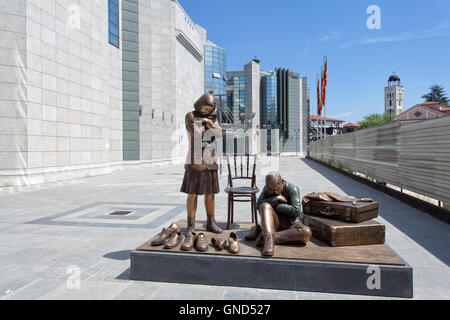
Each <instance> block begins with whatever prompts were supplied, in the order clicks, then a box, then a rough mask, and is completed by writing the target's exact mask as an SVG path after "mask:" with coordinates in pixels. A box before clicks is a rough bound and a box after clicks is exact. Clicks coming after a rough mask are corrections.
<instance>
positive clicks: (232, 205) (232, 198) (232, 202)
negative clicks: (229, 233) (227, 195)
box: [231, 195, 234, 224]
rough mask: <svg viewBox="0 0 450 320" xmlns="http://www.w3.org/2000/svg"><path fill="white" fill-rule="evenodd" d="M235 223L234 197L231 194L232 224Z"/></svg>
mask: <svg viewBox="0 0 450 320" xmlns="http://www.w3.org/2000/svg"><path fill="white" fill-rule="evenodd" d="M233 223H234V197H233V195H231V224H233Z"/></svg>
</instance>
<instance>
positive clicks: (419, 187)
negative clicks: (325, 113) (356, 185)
mask: <svg viewBox="0 0 450 320" xmlns="http://www.w3.org/2000/svg"><path fill="white" fill-rule="evenodd" d="M309 154H310V157H311V158H313V159H316V160H319V161H322V162H326V163H330V164H334V165H338V166H340V165H342V166H343V167H344V168H346V169H349V170H352V171H356V172H360V173H363V174H366V175H367V176H369V177H372V178H375V179H377V180H379V181H383V182H387V183H390V184H393V185H395V186H398V187H403V188H405V189H408V190H411V191H414V192H416V193H419V194H422V195H425V196H428V197H430V198H434V199H437V200H441V201H445V202H447V203H450V116H448V117H443V118H439V119H433V120H427V121H421V122H415V123H409V124H400V123H399V122H393V123H389V124H386V125H383V126H378V127H374V128H369V129H365V130H361V131H356V132H352V133H348V134H344V135H341V136H335V137H330V138H327V139H323V140H319V141H317V142H312V143H311V145H310V147H309Z"/></svg>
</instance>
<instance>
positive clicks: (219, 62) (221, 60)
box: [205, 41, 227, 94]
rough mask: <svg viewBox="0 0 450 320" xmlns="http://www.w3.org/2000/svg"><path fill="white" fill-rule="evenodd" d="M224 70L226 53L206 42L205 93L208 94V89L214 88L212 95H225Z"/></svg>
mask: <svg viewBox="0 0 450 320" xmlns="http://www.w3.org/2000/svg"><path fill="white" fill-rule="evenodd" d="M226 69H227V53H226V51H225V49H222V48H220V47H218V46H217V45H215V44H214V43H212V42H211V41H207V44H206V45H205V93H207V92H208V89H207V88H208V87H215V88H216V90H215V91H214V94H226V91H225V86H226V85H227V78H226Z"/></svg>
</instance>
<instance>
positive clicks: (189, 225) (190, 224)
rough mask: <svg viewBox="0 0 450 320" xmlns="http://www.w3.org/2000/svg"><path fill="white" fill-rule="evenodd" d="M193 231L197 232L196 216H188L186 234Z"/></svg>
mask: <svg viewBox="0 0 450 320" xmlns="http://www.w3.org/2000/svg"><path fill="white" fill-rule="evenodd" d="M193 232H195V218H194V219H191V218H189V217H188V222H187V232H186V234H189V233H193Z"/></svg>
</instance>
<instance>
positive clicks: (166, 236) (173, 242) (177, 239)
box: [150, 223, 183, 249]
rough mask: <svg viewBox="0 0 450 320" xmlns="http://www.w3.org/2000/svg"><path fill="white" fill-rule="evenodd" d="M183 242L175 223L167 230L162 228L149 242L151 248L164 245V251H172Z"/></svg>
mask: <svg viewBox="0 0 450 320" xmlns="http://www.w3.org/2000/svg"><path fill="white" fill-rule="evenodd" d="M182 240H183V235H182V234H181V230H180V228H179V227H178V226H177V225H176V223H172V224H171V225H170V227H168V228H167V229H166V228H164V229H163V230H162V232H161V233H160V234H159V235H157V236H156V237H155V238H153V239H152V240H151V242H150V244H151V245H152V246H160V245H163V244H164V249H173V248H175V247H176V246H178V245H179V244H180V243H181V241H182Z"/></svg>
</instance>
